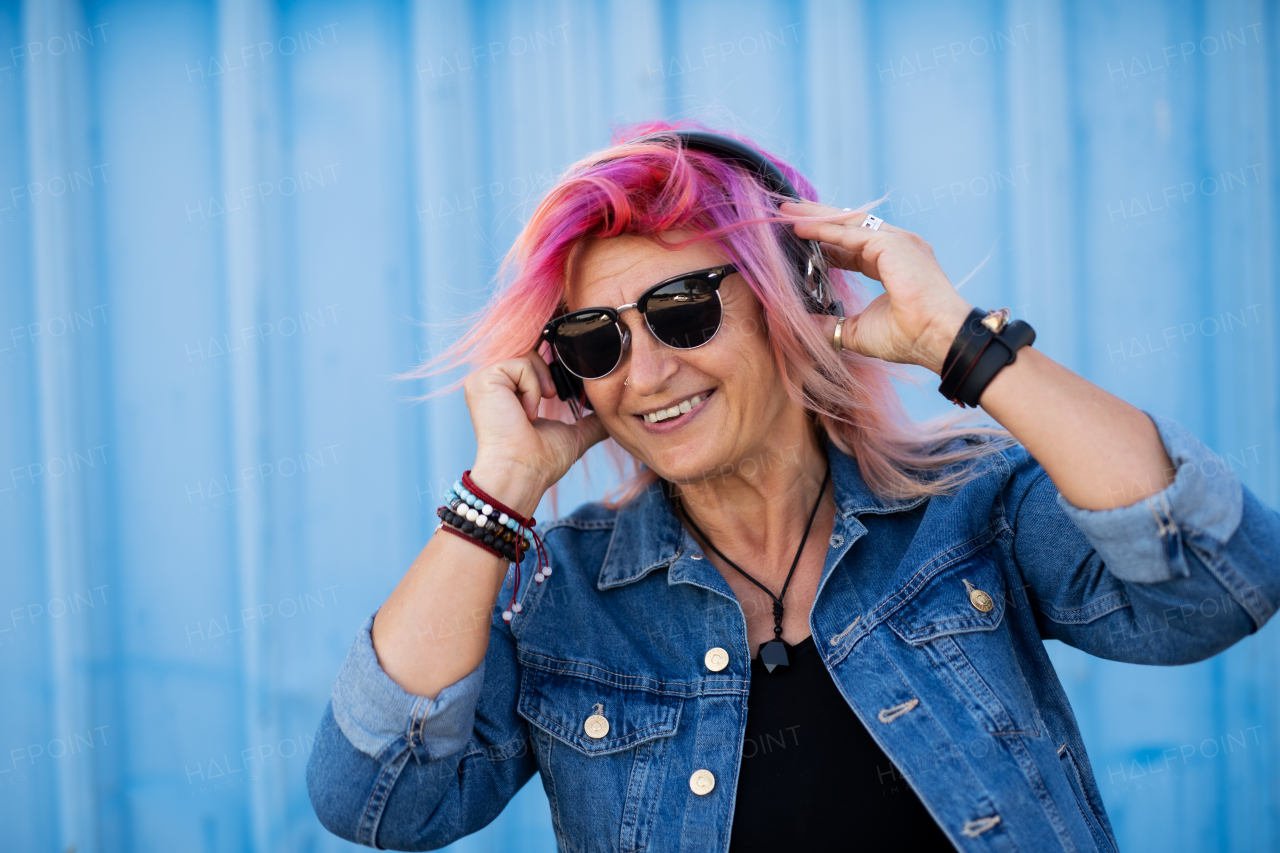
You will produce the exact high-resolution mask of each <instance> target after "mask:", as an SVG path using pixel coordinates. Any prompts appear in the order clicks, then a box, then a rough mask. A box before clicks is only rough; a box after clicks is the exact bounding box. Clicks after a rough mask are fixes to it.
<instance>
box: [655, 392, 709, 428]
mask: <svg viewBox="0 0 1280 853" xmlns="http://www.w3.org/2000/svg"><path fill="white" fill-rule="evenodd" d="M704 399H705V398H704V397H702V396H699V395H695V396H693V397H690V398H689V399H688V400H685V401H684V402H682V403H678V404H677V405H674V406H672V407H671V408H669V409H659V410H658V411H656V412H653V413H651V414H648V415H645V416H644V419H645V422H646V423H651V424H656V423H658V422H659V421H665V420H667V419H668V418H674V417H678V416H680V415H683V414H686V413H687V412H690V411H692V410H693V407H694V406H696V405H698V404H699V403H701V402H702V401H703V400H704Z"/></svg>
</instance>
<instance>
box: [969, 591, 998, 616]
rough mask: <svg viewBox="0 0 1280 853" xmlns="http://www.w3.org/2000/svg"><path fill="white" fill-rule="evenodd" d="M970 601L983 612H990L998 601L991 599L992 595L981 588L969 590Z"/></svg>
mask: <svg viewBox="0 0 1280 853" xmlns="http://www.w3.org/2000/svg"><path fill="white" fill-rule="evenodd" d="M969 603H970V604H972V605H973V606H974V607H975V608H977V609H978V610H980V611H982V612H983V613H990V612H991V610H992V608H994V607H995V606H996V603H995V602H994V601H992V600H991V596H989V595H987V594H986V593H985V592H983V591H982V590H980V589H971V590H969Z"/></svg>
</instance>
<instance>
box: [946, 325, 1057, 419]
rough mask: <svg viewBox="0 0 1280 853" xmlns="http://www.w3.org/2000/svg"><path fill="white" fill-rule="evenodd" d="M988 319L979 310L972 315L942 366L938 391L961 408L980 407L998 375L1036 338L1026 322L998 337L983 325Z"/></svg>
mask: <svg viewBox="0 0 1280 853" xmlns="http://www.w3.org/2000/svg"><path fill="white" fill-rule="evenodd" d="M986 316H987V312H986V311H983V310H981V309H979V308H975V309H974V310H973V311H972V312H970V314H969V316H968V317H967V318H966V319H965V322H964V325H963V326H962V327H961V328H960V332H959V333H958V334H957V335H956V339H955V340H954V341H952V343H951V349H950V350H949V351H948V352H947V357H946V359H945V360H944V361H943V363H942V383H941V384H940V385H939V386H938V392H939V393H941V394H942V396H944V397H946V398H947V399H948V400H950V401H951V402H953V403H955V404H956V405H958V406H977V405H978V399H979V398H980V397H981V396H982V392H983V391H985V390H986V388H987V385H989V384H990V383H991V380H992V379H994V378H995V375H996V374H997V373H999V372H1000V371H1001V369H1003V368H1004V367H1005V366H1007V365H1010V364H1013V362H1014V360H1015V359H1017V357H1018V355H1017V354H1018V350H1019V349H1021V348H1022V347H1025V346H1029V345H1031V344H1032V343H1034V342H1035V339H1036V332H1035V329H1032V328H1031V326H1030V324H1028V323H1026V322H1024V321H1022V320H1014V321H1012V322H1010V323H1006V324H1005V327H1004V329H1002V330H1001V331H1000V332H999V333H998V334H997V333H995V332H992V331H991V329H989V328H988V327H987V326H986V325H985V324H984V323H983V322H982V320H983V319H984V318H985V317H986Z"/></svg>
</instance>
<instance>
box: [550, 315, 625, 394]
mask: <svg viewBox="0 0 1280 853" xmlns="http://www.w3.org/2000/svg"><path fill="white" fill-rule="evenodd" d="M556 356H557V357H558V358H559V359H560V360H561V361H562V362H564V366H565V367H567V368H569V370H571V371H573V372H574V373H575V374H577V375H578V376H581V377H582V378H583V379H599V378H600V377H602V376H604V375H606V374H608V373H609V371H611V370H613V369H614V368H615V367H617V366H618V361H619V360H620V359H621V358H622V337H621V335H620V334H619V332H618V326H617V323H616V321H615V320H614V318H613V317H612V316H611V315H610V314H607V313H605V312H604V311H597V310H595V309H588V310H585V311H578V312H576V313H573V314H570V315H569V316H568V317H566V318H565V319H564V320H563V321H562V322H561V323H560V325H559V327H558V328H557V329H556Z"/></svg>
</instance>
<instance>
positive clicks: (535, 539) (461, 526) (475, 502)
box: [436, 470, 551, 623]
mask: <svg viewBox="0 0 1280 853" xmlns="http://www.w3.org/2000/svg"><path fill="white" fill-rule="evenodd" d="M436 515H438V516H439V517H440V521H441V524H440V527H443V528H444V529H446V530H448V531H449V532H450V533H453V534H454V535H456V536H460V537H462V538H464V539H466V540H468V541H470V542H472V543H474V544H476V545H478V546H479V547H481V548H483V549H485V550H486V551H488V552H489V553H491V554H494V555H495V556H498V557H501V558H503V559H505V560H506V561H507V562H509V563H512V564H513V565H514V567H515V577H514V583H513V584H512V587H511V603H510V605H509V606H508V608H507V609H506V610H504V611H503V613H502V619H503V621H504V622H507V623H510V622H511V619H512V615H513V614H515V613H519V612H520V610H521V605H520V602H518V601H516V592H517V591H518V590H519V589H520V562H521V560H522V559H523V557H524V553H525V552H526V551H528V550H529V548H531V547H532V548H535V549H536V550H537V553H538V570H537V572H536V573H535V574H534V576H533V579H534V581H535V582H537V583H539V584H541V583H542V582H543V581H545V580H546V579H547V578H548V577H550V576H551V564H550V561H548V560H547V555H546V549H545V547H544V546H543V544H542V539H541V537H539V536H538V535H537V534H536V533H534V532H533V530H532V529H531V528H532V527H533V526H534V525H535V524H537V521H536V520H534V519H533V518H532V517H530V518H525V517H524V516H522V515H520V513H518V512H516V511H515V510H513V509H511V508H510V507H508V506H506V505H505V504H503V503H501V502H499V501H498V500H497V499H496V498H493V497H492V496H490V495H488V494H486V493H485V492H484V491H483V490H481V489H480V488H479V487H478V486H476V484H475V481H473V480H472V479H471V471H469V470H468V471H464V472H462V479H461V480H458V481H457V482H455V483H454V484H453V486H452V488H451V489H450V494H449V500H448V505H447V506H442V507H440V508H439V509H438V510H436ZM437 529H439V528H437Z"/></svg>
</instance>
